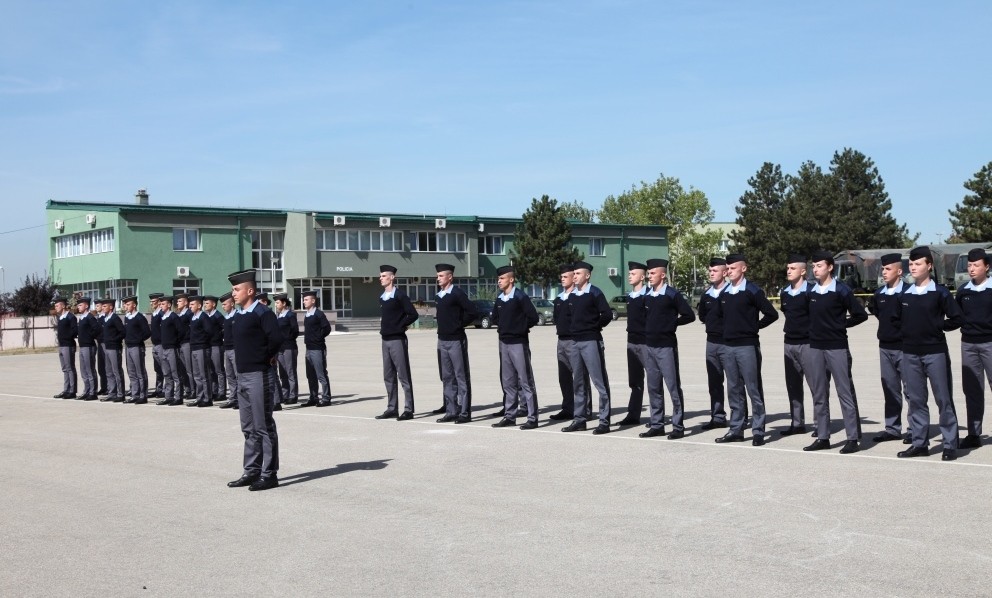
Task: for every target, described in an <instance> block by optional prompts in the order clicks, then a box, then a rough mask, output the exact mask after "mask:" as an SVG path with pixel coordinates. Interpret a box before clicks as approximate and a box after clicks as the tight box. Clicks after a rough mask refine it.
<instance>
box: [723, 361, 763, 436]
mask: <svg viewBox="0 0 992 598" xmlns="http://www.w3.org/2000/svg"><path fill="white" fill-rule="evenodd" d="M723 350H724V356H725V357H726V359H725V361H724V362H723V363H724V367H725V368H726V372H727V386H728V395H729V399H730V433H733V434H741V433H743V431H744V420H745V419H747V399H748V398H749V397H750V399H751V432H752V433H753V434H754V435H755V436H764V435H765V392H764V388H763V386H762V384H761V347H760V346H758V345H746V346H743V347H732V346H730V345H726V346H724V348H723ZM745 391H746V392H747V395H746V396H745V394H744V393H745Z"/></svg>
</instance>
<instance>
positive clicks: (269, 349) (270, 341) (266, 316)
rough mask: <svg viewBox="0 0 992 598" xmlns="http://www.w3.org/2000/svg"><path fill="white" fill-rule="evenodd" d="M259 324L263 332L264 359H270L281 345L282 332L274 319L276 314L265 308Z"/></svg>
mask: <svg viewBox="0 0 992 598" xmlns="http://www.w3.org/2000/svg"><path fill="white" fill-rule="evenodd" d="M259 325H260V326H261V328H262V332H263V333H264V334H265V361H267V362H268V361H271V360H272V359H273V358H274V357H275V356H276V355H277V354H278V353H279V347H281V346H282V333H281V332H280V331H279V322H277V321H276V314H275V312H273V311H272V310H265V311H264V312H262V314H261V317H260V318H259Z"/></svg>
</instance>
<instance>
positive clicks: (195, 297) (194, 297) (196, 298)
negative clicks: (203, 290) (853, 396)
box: [189, 295, 203, 303]
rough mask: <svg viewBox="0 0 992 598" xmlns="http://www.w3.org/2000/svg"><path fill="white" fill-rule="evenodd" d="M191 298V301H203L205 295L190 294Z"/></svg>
mask: <svg viewBox="0 0 992 598" xmlns="http://www.w3.org/2000/svg"><path fill="white" fill-rule="evenodd" d="M189 300H190V301H199V302H200V303H203V295H190V296H189Z"/></svg>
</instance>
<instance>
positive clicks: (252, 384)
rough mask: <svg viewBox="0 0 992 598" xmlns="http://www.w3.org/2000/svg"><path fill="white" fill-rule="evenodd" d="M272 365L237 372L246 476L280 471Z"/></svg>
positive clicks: (271, 473) (273, 473) (268, 475)
mask: <svg viewBox="0 0 992 598" xmlns="http://www.w3.org/2000/svg"><path fill="white" fill-rule="evenodd" d="M271 378H272V368H269V367H266V368H265V371H262V372H239V373H238V407H239V409H238V414H239V415H240V418H241V432H242V433H244V435H245V460H244V467H245V475H248V476H262V477H270V476H274V475H276V472H277V471H279V435H278V433H277V432H276V421H275V419H273V417H272V408H273V407H274V406H275V402H274V401H273V397H272V387H273V382H272V380H271Z"/></svg>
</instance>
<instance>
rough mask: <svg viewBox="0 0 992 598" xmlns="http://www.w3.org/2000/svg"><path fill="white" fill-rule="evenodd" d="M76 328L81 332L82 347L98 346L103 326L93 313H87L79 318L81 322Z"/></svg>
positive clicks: (80, 342) (80, 344)
mask: <svg viewBox="0 0 992 598" xmlns="http://www.w3.org/2000/svg"><path fill="white" fill-rule="evenodd" d="M76 330H77V331H78V333H79V346H80V347H95V346H96V341H97V338H98V337H99V336H100V332H101V328H100V322H98V321H97V319H96V318H94V317H93V316H92V314H90V313H86V314H84V315H83V317H81V318H79V323H78V324H77V326H76Z"/></svg>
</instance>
